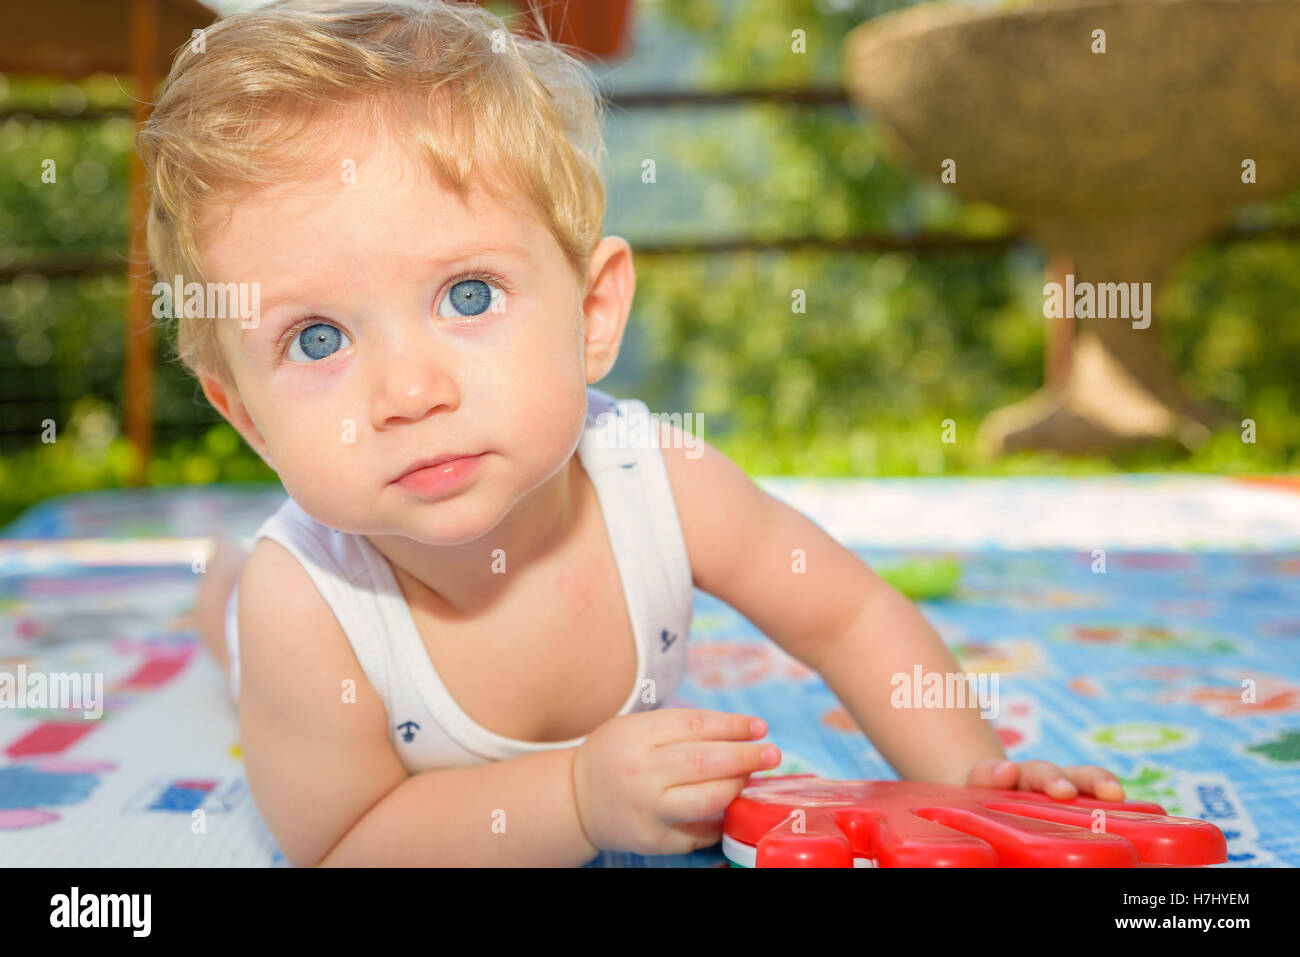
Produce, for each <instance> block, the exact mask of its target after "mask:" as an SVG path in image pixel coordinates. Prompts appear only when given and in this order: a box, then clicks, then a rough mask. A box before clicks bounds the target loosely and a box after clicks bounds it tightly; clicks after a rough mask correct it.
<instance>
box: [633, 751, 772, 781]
mask: <svg viewBox="0 0 1300 957" xmlns="http://www.w3.org/2000/svg"><path fill="white" fill-rule="evenodd" d="M650 761H651V763H652V765H653V768H654V773H655V775H656V777H657V780H660V781H663V782H664V786H665V787H670V788H671V787H677V786H679V785H683V784H697V783H699V782H700V781H717V780H719V779H722V778H743V777H744V776H745V775H747V774H752V773H753V772H755V771H766V770H770V769H771V768H774V767H776V766H777V765H778V764H780V763H781V749H780V748H778V747H777V746H776V745H775V744H772V743H770V742H767V743H764V742H761V741H755V742H754V743H753V744H739V743H735V742H731V741H678V742H676V743H674V744H665V745H664V746H663V747H659V748H655V749H654V750H653V751H651V752H650Z"/></svg>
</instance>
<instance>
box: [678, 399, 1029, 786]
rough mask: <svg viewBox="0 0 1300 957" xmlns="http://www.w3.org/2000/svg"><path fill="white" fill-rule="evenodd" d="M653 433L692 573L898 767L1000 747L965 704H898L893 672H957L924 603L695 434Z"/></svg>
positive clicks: (934, 771)
mask: <svg viewBox="0 0 1300 957" xmlns="http://www.w3.org/2000/svg"><path fill="white" fill-rule="evenodd" d="M694 441H695V442H696V443H697V444H698V449H699V452H698V453H697V454H695V455H693V456H692V454H689V453H688V451H686V449H687V448H688V443H687V442H686V438H685V437H684V436H682V434H681V433H680V432H679V431H678V430H677V429H675V428H674V427H672V426H670V425H668V424H666V423H665V424H664V426H663V430H662V433H661V437H660V446H661V448H662V449H663V454H664V461H665V464H666V466H667V469H668V475H669V480H670V482H671V483H672V488H673V496H674V499H675V500H676V504H677V507H678V513H679V515H680V518H681V522H682V532H683V535H684V537H685V539H686V545H687V550H688V552H689V553H690V562H691V572H692V575H693V577H694V582H695V584H696V585H697V586H698V587H699V588H701V589H703V590H704V591H707V592H708V593H709V594H711V595H715V596H717V597H718V598H721V599H722V600H723V601H725V602H726V603H727V604H729V605H731V607H733V608H735V609H736V610H737V611H739V612H740V613H741V614H742V615H744V616H745V617H746V618H748V619H749V620H750V621H751V622H753V623H754V625H755V626H757V627H758V628H759V629H760V630H761V631H762V632H763V633H764V634H765V635H767V636H768V637H770V638H771V639H772V640H773V641H775V642H776V643H777V644H778V645H780V646H781V647H782V648H783V649H785V651H786V652H788V653H789V654H790V655H791V656H793V657H794V658H795V659H797V660H798V661H800V662H802V663H803V664H805V665H807V666H808V667H810V668H812V669H814V670H815V671H817V672H818V673H819V674H820V675H821V676H822V677H823V678H824V679H825V680H826V683H827V684H828V685H829V686H830V689H831V690H832V691H833V692H834V693H835V695H836V696H837V697H838V698H839V699H840V701H842V702H843V704H844V707H845V709H846V710H847V711H848V712H849V714H850V715H852V717H853V719H854V720H855V721H856V722H857V723H858V725H859V727H861V729H862V730H863V731H864V732H865V733H866V735H867V736H868V737H869V738H870V739H871V741H872V743H873V744H874V745H875V746H876V748H877V749H878V750H879V751H880V753H881V755H882V756H883V757H884V758H885V760H886V761H888V762H889V764H890V766H891V767H893V768H894V770H896V771H897V772H898V774H899V776H900V777H903V778H911V779H915V780H929V781H947V782H951V783H955V784H963V783H965V780H966V776H967V774H968V773H969V771H970V770H971V768H972V767H974V765H975V764H976V763H978V762H979V761H981V760H983V759H985V758H1003V757H1005V756H1006V755H1005V752H1004V751H1003V750H1002V745H1001V742H1000V741H999V740H998V737H997V734H996V732H995V731H994V730H993V727H992V722H991V721H987V720H984V719H982V718H980V717H979V715H978V713H976V712H975V711H973V710H971V709H946V710H945V709H930V710H925V709H912V710H907V711H904V710H900V709H895V708H893V707H892V705H891V692H892V690H893V689H892V686H891V677H892V676H893V675H894V674H896V673H899V672H902V673H903V674H906V675H909V676H910V675H912V674H913V669H914V668H915V667H916V666H917V665H920V666H921V668H922V670H923V672H927V673H929V672H940V673H948V672H957V671H959V670H960V669H959V667H958V665H957V662H956V661H955V660H954V659H953V656H952V653H951V652H950V651H949V650H948V649H947V647H945V646H944V644H943V642H942V641H941V640H940V638H939V636H938V635H937V634H936V633H935V631H934V629H933V628H931V627H930V625H929V623H928V622H926V620H925V618H924V617H923V616H922V615H921V613H920V611H919V610H918V609H917V608H916V606H915V605H913V604H912V603H911V602H909V601H908V600H907V599H906V598H904V597H903V596H902V595H900V594H899V593H898V592H897V591H895V590H894V589H893V588H891V587H890V586H889V585H888V584H887V583H885V582H884V581H883V580H882V579H881V578H880V577H879V576H878V575H876V574H875V572H873V571H872V570H871V569H870V568H869V567H868V566H867V565H866V563H864V562H863V561H862V560H861V559H860V558H858V557H857V556H856V555H854V554H853V552H851V551H850V550H849V549H847V548H845V547H844V546H843V545H841V544H840V543H839V542H837V541H836V540H835V539H834V538H832V537H831V536H830V535H829V534H828V533H827V532H826V531H825V530H823V529H822V528H821V527H820V526H818V525H817V524H816V523H814V522H813V521H812V520H810V519H809V518H808V517H807V516H805V515H803V514H801V513H800V512H799V511H798V510H797V509H794V508H791V507H790V506H789V505H787V504H785V503H784V502H782V501H780V500H778V499H776V498H774V497H773V496H771V495H769V494H767V493H766V492H765V491H764V490H763V489H761V488H760V487H759V486H758V485H757V484H756V483H755V482H754V481H753V480H752V479H750V478H749V476H747V475H746V474H745V473H744V471H743V470H741V469H740V467H739V466H737V465H736V464H735V463H734V462H732V461H731V460H730V459H728V458H727V457H726V456H725V455H723V454H722V453H721V452H719V451H717V450H716V449H714V448H713V447H712V446H711V445H709V443H707V442H705V441H703V440H702V439H698V438H696V439H695V440H694Z"/></svg>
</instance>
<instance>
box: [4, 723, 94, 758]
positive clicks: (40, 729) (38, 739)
mask: <svg viewBox="0 0 1300 957" xmlns="http://www.w3.org/2000/svg"><path fill="white" fill-rule="evenodd" d="M97 723H98V722H95V721H79V722H77V723H76V724H70V723H68V722H66V721H42V722H41V723H40V724H38V725H37V726H36V727H34V728H32V730H30V731H28V732H27V733H26V734H25V735H23V736H22V737H21V738H19V739H18V740H16V741H13V742H11V743H10V744H9V746H8V747H6V748H5V750H4V753H5V754H6V755H8V756H9V757H11V758H23V757H27V756H29V755H33V754H58V753H59V752H60V751H64V750H66V749H67V748H69V747H70V746H72V745H73V744H75V743H76V742H77V741H79V740H81V738H82V737H84V736H85V735H86V734H87V733H88V732H89V731H91V730H92V729H93V728H94V727H95V725H96V724H97Z"/></svg>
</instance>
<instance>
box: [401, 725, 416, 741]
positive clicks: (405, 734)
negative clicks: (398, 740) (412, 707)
mask: <svg viewBox="0 0 1300 957" xmlns="http://www.w3.org/2000/svg"><path fill="white" fill-rule="evenodd" d="M397 730H398V731H400V732H402V740H403V741H414V740H415V732H417V731H419V730H420V726H419V725H418V724H416V723H415V722H414V721H403V722H402V723H401V724H399V725H398V726H397Z"/></svg>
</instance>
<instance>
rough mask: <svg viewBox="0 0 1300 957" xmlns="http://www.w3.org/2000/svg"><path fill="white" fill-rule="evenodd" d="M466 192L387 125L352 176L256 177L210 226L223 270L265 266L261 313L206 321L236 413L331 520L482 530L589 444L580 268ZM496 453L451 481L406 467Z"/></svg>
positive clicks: (539, 231)
mask: <svg viewBox="0 0 1300 957" xmlns="http://www.w3.org/2000/svg"><path fill="white" fill-rule="evenodd" d="M470 200H471V201H470V203H469V205H468V206H465V205H462V204H461V203H460V202H459V200H458V199H457V198H456V196H455V195H454V194H452V193H448V192H444V191H443V190H442V189H441V187H439V186H438V185H437V184H436V182H435V181H434V180H433V179H432V178H431V177H426V176H425V174H424V173H423V172H422V171H419V170H417V169H416V168H415V167H414V166H413V165H412V163H411V161H410V160H409V159H408V158H407V157H406V156H405V155H403V154H401V153H400V152H398V151H397V149H396V148H395V147H394V146H392V145H391V144H389V143H387V142H385V143H384V144H383V145H382V146H377V147H376V148H375V149H374V150H373V151H372V152H371V153H370V154H369V155H368V156H366V157H364V158H359V159H358V160H357V163H356V169H355V182H344V181H343V175H342V170H340V173H339V175H338V176H335V177H332V178H328V179H319V180H312V181H308V182H304V183H301V184H295V185H294V187H293V188H286V189H277V190H274V191H270V192H263V193H258V194H255V195H253V196H251V197H249V198H247V199H243V200H241V201H239V202H238V203H236V204H235V205H234V206H233V207H225V208H223V210H222V215H221V216H218V217H214V219H213V221H212V222H213V224H214V225H216V226H219V227H220V226H221V224H222V222H223V221H224V213H225V210H226V209H232V210H233V214H232V216H231V218H230V220H229V222H228V223H227V224H226V225H224V227H221V228H219V230H217V231H210V232H208V233H207V234H205V235H204V234H201V239H202V246H201V249H202V254H203V256H204V260H205V263H206V265H207V268H208V271H209V273H210V275H209V276H208V277H207V278H209V279H210V280H212V281H214V282H257V283H259V284H260V297H261V298H260V305H261V309H260V319H259V321H258V323H257V326H256V328H247V329H244V328H241V324H240V322H239V321H238V319H216V320H207V321H216V322H220V323H222V328H221V330H220V332H219V333H218V335H219V337H220V339H221V342H222V348H223V349H224V350H225V353H226V356H227V359H228V362H229V365H230V368H231V371H232V374H233V376H234V379H235V383H234V384H235V390H237V393H238V394H237V396H236V395H234V393H233V392H232V393H230V400H231V407H232V408H231V412H230V413H228V417H229V418H231V421H232V422H234V423H235V424H236V426H237V427H238V428H240V431H241V432H242V433H243V434H244V436H245V438H246V439H248V440H249V441H250V442H251V443H253V444H254V447H256V448H258V449H259V451H261V452H263V454H264V456H265V457H266V458H267V459H268V460H269V461H270V462H271V464H272V465H273V467H274V468H275V470H276V471H277V472H278V473H279V476H280V480H281V481H282V482H283V484H284V487H285V490H286V491H287V492H288V493H289V495H290V496H291V497H292V498H293V499H294V500H295V501H296V502H297V503H298V504H299V505H300V506H301V507H302V508H303V509H304V510H305V511H306V512H307V513H308V514H309V515H311V516H312V517H313V518H315V519H316V520H317V521H320V522H321V523H323V524H325V525H327V526H329V527H331V528H336V529H338V530H340V531H344V532H354V533H360V534H400V535H404V536H407V537H409V538H412V539H415V540H417V541H422V542H425V543H427V544H431V545H452V544H460V543H463V542H467V541H471V540H473V539H476V538H478V537H480V536H481V535H483V534H485V533H487V532H488V531H490V530H491V529H492V527H493V526H495V525H496V523H497V522H499V521H500V519H501V518H502V517H503V516H504V515H505V514H506V513H507V512H508V511H509V509H510V507H511V506H512V505H513V504H514V503H515V502H516V501H517V500H518V499H519V498H520V497H521V496H523V495H524V494H525V493H527V492H528V491H530V490H531V489H533V488H536V487H537V486H539V485H540V484H542V483H543V482H545V481H546V480H547V479H548V478H550V477H551V476H552V475H554V474H555V473H556V472H557V471H558V470H559V469H560V468H562V467H564V466H565V465H566V464H567V463H568V461H569V459H570V457H571V456H572V454H573V453H574V451H575V449H576V447H577V444H578V440H579V438H580V437H581V434H582V429H583V423H584V419H585V414H586V386H587V384H588V382H589V381H595V380H594V379H592V380H588V378H587V376H586V372H585V369H584V349H583V335H582V321H583V313H582V308H583V303H582V295H581V292H582V291H581V289H580V288H579V286H578V283H577V279H576V277H575V276H574V273H573V271H572V269H571V268H570V267H569V265H568V264H567V261H566V260H565V259H564V256H563V253H562V252H561V249H560V247H559V245H558V243H557V242H556V241H555V239H554V238H553V237H552V236H551V234H550V232H549V231H548V230H547V229H546V227H545V226H544V225H542V224H541V223H540V222H539V221H538V220H537V219H535V218H534V217H533V216H532V215H531V214H530V213H529V211H528V210H527V209H525V208H524V206H523V205H522V204H520V205H518V206H515V205H514V204H507V205H500V204H498V203H497V202H495V201H493V200H492V199H491V197H490V196H489V195H488V194H487V193H486V192H483V191H481V190H478V189H476V190H475V191H474V192H473V193H472V194H471V197H470ZM629 268H630V267H629ZM620 333H621V329H620ZM616 348H617V344H615V349H616ZM599 374H600V375H603V371H602V372H600V373H599ZM206 387H207V382H206V380H205V388H206ZM209 397H211V393H209ZM244 414H246V418H245V420H244V421H243V422H242V423H241V421H240V419H241V418H242V417H243V416H244ZM259 442H260V443H261V444H260V445H259ZM483 452H486V453H488V454H486V455H484V456H482V458H481V459H480V460H479V461H478V463H477V467H476V468H475V469H474V470H473V472H472V474H471V475H470V476H469V479H468V481H467V482H465V483H464V484H463V485H462V486H461V487H460V488H459V489H458V490H456V491H454V492H452V493H450V494H447V493H445V492H444V493H441V494H427V493H416V492H412V491H410V490H408V489H406V488H404V487H402V486H398V485H395V484H393V481H394V479H396V478H397V477H398V476H399V475H400V474H401V473H402V472H404V471H406V470H407V469H409V468H410V467H411V465H412V464H414V463H415V462H417V461H418V460H421V459H432V458H434V457H436V456H440V455H445V454H452V453H455V454H461V455H474V454H477V453H483Z"/></svg>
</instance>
